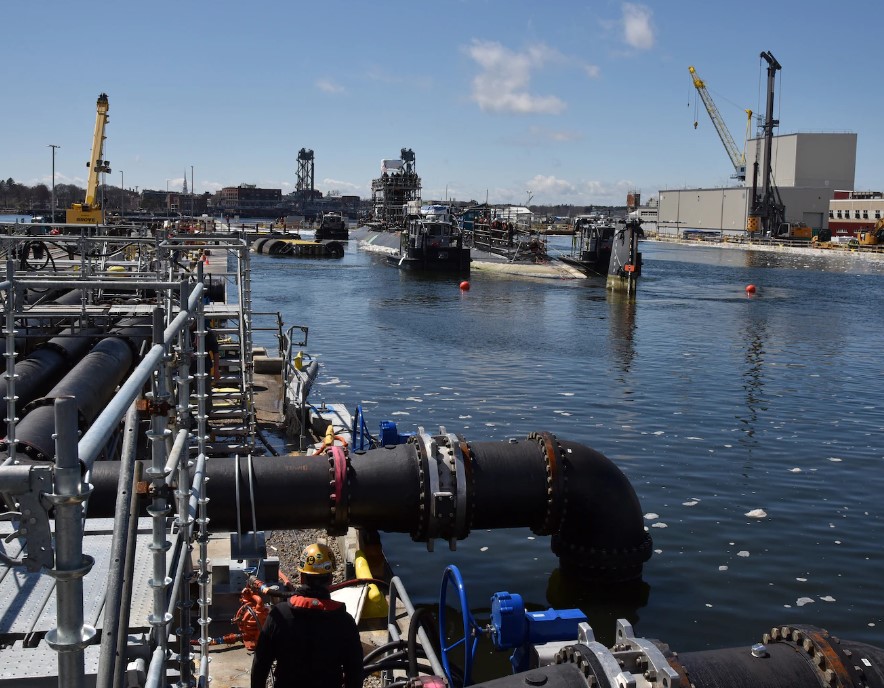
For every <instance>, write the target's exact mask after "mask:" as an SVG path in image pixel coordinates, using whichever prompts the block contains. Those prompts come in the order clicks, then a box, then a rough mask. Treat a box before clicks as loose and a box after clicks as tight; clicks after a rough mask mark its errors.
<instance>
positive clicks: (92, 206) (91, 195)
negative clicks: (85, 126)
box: [67, 93, 111, 224]
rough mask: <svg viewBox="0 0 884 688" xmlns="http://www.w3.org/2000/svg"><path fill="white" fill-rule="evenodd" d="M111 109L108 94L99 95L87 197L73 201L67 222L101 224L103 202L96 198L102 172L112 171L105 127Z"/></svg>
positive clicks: (89, 163) (88, 163)
mask: <svg viewBox="0 0 884 688" xmlns="http://www.w3.org/2000/svg"><path fill="white" fill-rule="evenodd" d="M109 109H110V106H109V104H108V99H107V94H106V93H102V94H100V95H99V96H98V103H97V105H96V114H95V130H94V132H93V133H92V156H91V157H90V158H89V162H87V163H86V167H88V168H89V181H88V182H87V184H86V199H85V201H84V202H83V203H73V204H72V205H71V207H70V209H69V210H68V211H67V222H68V223H71V224H100V223H101V221H102V210H101V204H100V203H99V202H98V201H97V200H96V195H97V193H98V185H99V184H100V183H101V173H102V172H110V171H111V169H110V163H109V162H108V161H107V160H104V138H105V136H104V128H105V126H106V125H107V122H108V116H107V112H108V110H109Z"/></svg>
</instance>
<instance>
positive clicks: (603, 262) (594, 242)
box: [561, 215, 617, 276]
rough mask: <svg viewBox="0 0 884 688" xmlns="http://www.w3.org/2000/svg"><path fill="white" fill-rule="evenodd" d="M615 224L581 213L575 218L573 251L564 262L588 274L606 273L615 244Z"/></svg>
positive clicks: (562, 257) (572, 241) (563, 256)
mask: <svg viewBox="0 0 884 688" xmlns="http://www.w3.org/2000/svg"><path fill="white" fill-rule="evenodd" d="M616 231H617V228H616V227H615V225H614V224H613V223H612V222H610V221H606V220H604V219H601V218H597V217H593V216H589V215H581V216H579V217H577V218H575V219H574V235H573V237H572V239H571V253H570V254H565V255H562V256H561V259H562V261H563V262H565V263H567V264H568V265H571V266H573V267H575V268H577V269H578V270H580V271H581V272H583V273H584V274H587V275H602V276H604V275H606V274H607V272H608V265H609V264H610V262H611V249H612V248H613V246H614V234H615V233H616Z"/></svg>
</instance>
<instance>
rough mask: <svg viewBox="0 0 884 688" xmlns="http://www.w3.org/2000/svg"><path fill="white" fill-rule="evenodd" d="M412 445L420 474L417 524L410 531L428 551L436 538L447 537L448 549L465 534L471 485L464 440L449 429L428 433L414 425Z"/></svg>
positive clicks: (432, 546) (466, 531)
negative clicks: (413, 441) (418, 521)
mask: <svg viewBox="0 0 884 688" xmlns="http://www.w3.org/2000/svg"><path fill="white" fill-rule="evenodd" d="M415 445H416V447H417V450H418V460H419V462H420V471H419V473H420V475H421V495H422V499H421V506H420V510H421V515H422V517H423V518H422V519H421V520H420V525H419V528H418V530H417V531H416V533H415V534H413V535H412V537H413V539H414V540H416V541H425V542H426V543H427V550H428V551H430V552H432V551H433V548H434V544H435V542H434V541H435V539H436V538H443V539H445V540H448V547H449V549H451V550H452V551H454V550H455V549H457V541H458V540H463V539H464V538H466V537H467V535H468V534H469V524H470V520H471V519H470V513H469V512H470V504H471V498H470V497H471V493H472V489H471V485H470V481H468V479H467V462H468V459H469V452H468V451H467V454H466V457H465V455H464V451H463V448H464V447H465V446H466V442H465V441H464V440H463V439H462V438H459V437H458V436H457V435H454V434H453V433H447V432H446V431H445V428H444V427H440V428H439V434H438V435H430V434H428V433H426V432H425V431H424V429H423V428H422V427H420V428H418V433H417V438H416V442H415Z"/></svg>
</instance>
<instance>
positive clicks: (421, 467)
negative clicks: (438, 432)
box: [406, 437, 429, 542]
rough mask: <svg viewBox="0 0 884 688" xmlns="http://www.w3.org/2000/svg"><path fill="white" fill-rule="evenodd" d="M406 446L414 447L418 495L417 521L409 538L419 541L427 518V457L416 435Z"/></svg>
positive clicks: (423, 536) (424, 532)
mask: <svg viewBox="0 0 884 688" xmlns="http://www.w3.org/2000/svg"><path fill="white" fill-rule="evenodd" d="M406 446H410V447H413V448H414V454H415V456H414V459H415V461H416V462H417V480H418V486H417V489H418V494H419V495H420V497H419V499H418V506H417V522H416V523H415V526H414V529H413V530H412V531H411V539H412V540H414V541H415V542H421V541H423V540H425V539H426V536H427V519H428V518H429V516H428V514H427V507H426V503H427V495H426V491H427V459H426V456H424V452H423V451H422V450H421V446H422V443H421V442H420V441H419V439H418V438H417V437H410V438H409V439H408V442H407V444H406Z"/></svg>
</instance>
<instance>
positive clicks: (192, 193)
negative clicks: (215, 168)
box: [190, 165, 195, 217]
mask: <svg viewBox="0 0 884 688" xmlns="http://www.w3.org/2000/svg"><path fill="white" fill-rule="evenodd" d="M194 193H195V191H194V188H193V165H191V166H190V216H191V217H193V195H194Z"/></svg>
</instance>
